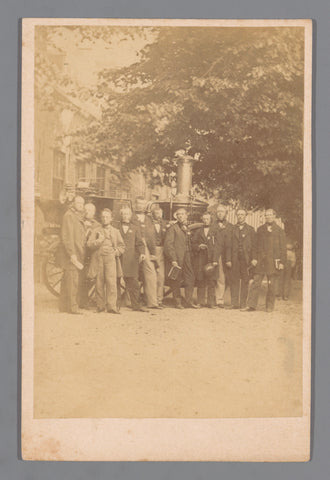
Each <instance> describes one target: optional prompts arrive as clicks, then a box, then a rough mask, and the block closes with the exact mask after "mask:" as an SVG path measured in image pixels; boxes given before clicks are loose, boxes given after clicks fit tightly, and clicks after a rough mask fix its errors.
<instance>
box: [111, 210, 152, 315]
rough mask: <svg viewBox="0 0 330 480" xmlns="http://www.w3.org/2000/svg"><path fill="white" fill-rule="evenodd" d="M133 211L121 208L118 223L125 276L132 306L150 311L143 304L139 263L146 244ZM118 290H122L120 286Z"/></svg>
mask: <svg viewBox="0 0 330 480" xmlns="http://www.w3.org/2000/svg"><path fill="white" fill-rule="evenodd" d="M131 218H132V211H131V209H130V208H129V207H123V208H122V209H121V210H120V219H121V220H120V222H119V224H118V225H117V227H118V229H119V232H120V234H121V236H122V239H123V240H124V244H125V251H124V253H123V254H122V256H121V258H120V259H121V266H122V273H123V278H124V281H125V285H126V288H127V292H128V294H129V297H130V300H131V307H132V309H133V310H135V311H138V312H148V310H147V309H146V308H144V307H142V306H141V302H140V284H139V280H138V277H139V263H140V262H143V261H144V259H145V245H144V242H143V239H142V236H141V231H140V228H139V226H137V225H134V224H133V223H132V222H131ZM118 291H120V286H119V289H118Z"/></svg>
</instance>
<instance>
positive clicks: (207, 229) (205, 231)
mask: <svg viewBox="0 0 330 480" xmlns="http://www.w3.org/2000/svg"><path fill="white" fill-rule="evenodd" d="M209 230H210V227H204V235H205V237H207V236H208V234H209Z"/></svg>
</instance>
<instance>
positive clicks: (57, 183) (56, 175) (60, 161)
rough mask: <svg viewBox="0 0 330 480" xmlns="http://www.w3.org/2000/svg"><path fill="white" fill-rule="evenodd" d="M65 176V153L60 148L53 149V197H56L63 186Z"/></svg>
mask: <svg viewBox="0 0 330 480" xmlns="http://www.w3.org/2000/svg"><path fill="white" fill-rule="evenodd" d="M64 177H65V154H64V153H63V152H61V151H60V150H54V156H53V198H58V197H59V194H60V191H61V190H62V189H63V187H64Z"/></svg>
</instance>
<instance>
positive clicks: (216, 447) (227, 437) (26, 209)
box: [21, 18, 312, 461]
mask: <svg viewBox="0 0 330 480" xmlns="http://www.w3.org/2000/svg"><path fill="white" fill-rule="evenodd" d="M22 23H23V27H22V30H23V35H22V40H23V41H22V147H21V251H22V271H21V275H22V457H23V459H25V460H84V461H87V460H101V461H107V460H111V461H123V460H131V461H134V460H148V461H159V460H161V461H165V460H166V461H186V460H189V461H206V460H207V461H220V460H221V461H307V460H309V458H310V395H311V295H312V266H311V257H312V163H311V162H312V160H311V146H312V142H311V134H312V129H311V116H312V104H311V99H312V20H291V19H290V20H191V19H190V20H184V19H173V20H172V19H166V20H160V19H72V18H71V19H70V18H67V19H56V18H52V19H43V18H31V19H23V22H22ZM37 25H117V26H120V25H122V26H139V25H140V26H155V25H157V26H200V27H207V26H219V27H242V26H245V27H259V26H262V27H264V26H267V27H272V26H285V27H289V26H293V27H299V26H301V27H304V28H305V76H304V78H305V85H304V89H305V90H304V256H303V257H304V260H303V262H304V264H303V416H302V417H287V418H244V419H238V418H235V419H231V418H223V419H172V418H171V419H165V418H163V419H160V418H158V419H151V418H148V419H119V418H116V419H109V418H107V419H97V418H92V419H89V418H88V419H87V418H84V419H38V420H37V419H34V418H33V355H34V353H33V341H34V338H33V335H34V285H33V243H34V242H33V236H34V122H33V118H34V27H35V26H37ZM155 439H157V441H155Z"/></svg>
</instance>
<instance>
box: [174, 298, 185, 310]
mask: <svg viewBox="0 0 330 480" xmlns="http://www.w3.org/2000/svg"><path fill="white" fill-rule="evenodd" d="M175 308H178V309H179V310H183V309H184V306H183V305H182V303H181V300H176V302H175Z"/></svg>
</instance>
